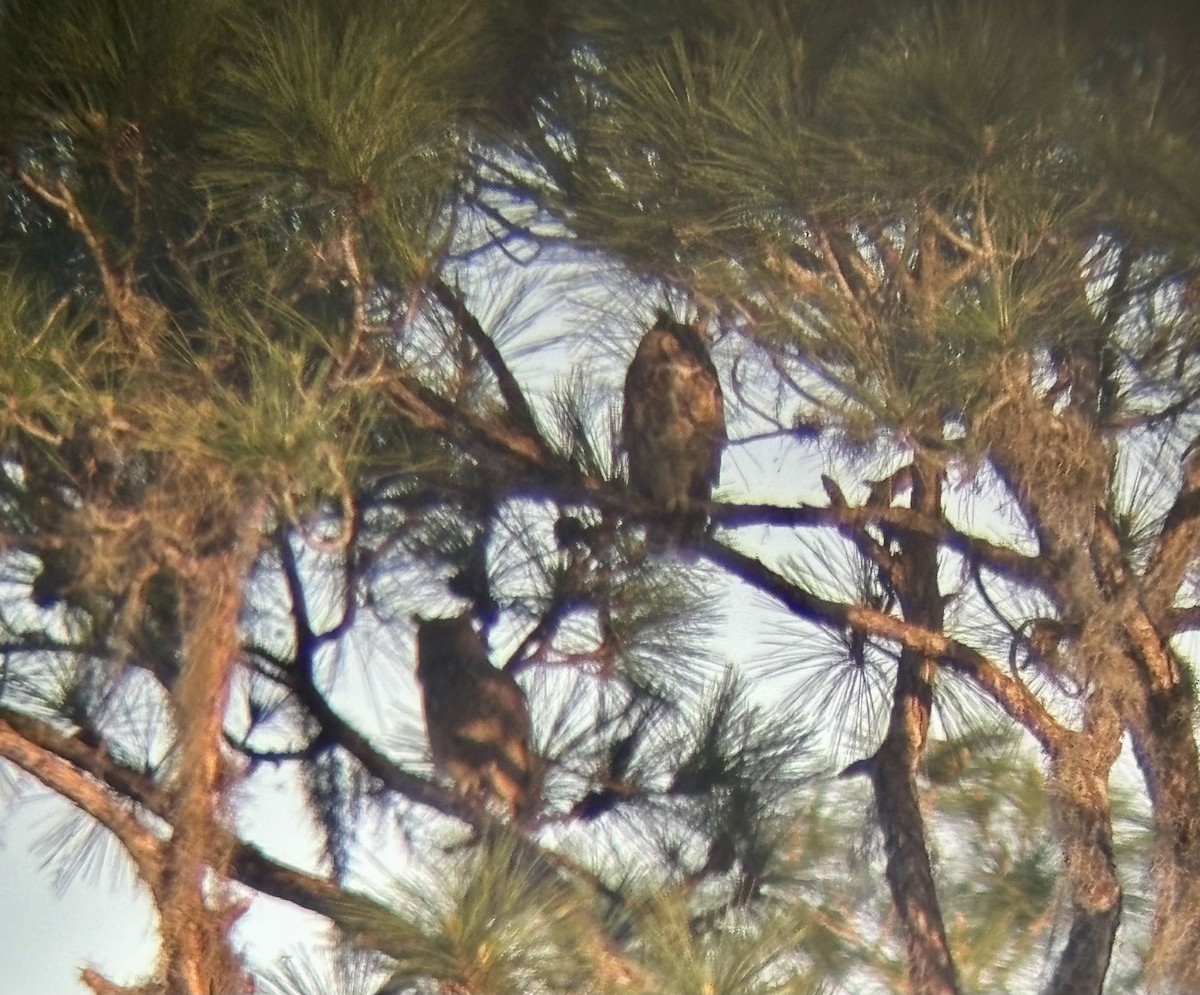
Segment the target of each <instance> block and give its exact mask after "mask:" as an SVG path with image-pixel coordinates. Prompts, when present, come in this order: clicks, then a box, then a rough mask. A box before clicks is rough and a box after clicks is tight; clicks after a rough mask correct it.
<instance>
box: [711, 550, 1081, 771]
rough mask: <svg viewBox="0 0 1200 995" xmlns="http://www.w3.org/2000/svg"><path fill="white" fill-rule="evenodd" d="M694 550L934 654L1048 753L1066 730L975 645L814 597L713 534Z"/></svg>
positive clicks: (791, 602) (830, 619) (791, 599)
mask: <svg viewBox="0 0 1200 995" xmlns="http://www.w3.org/2000/svg"><path fill="white" fill-rule="evenodd" d="M700 551H701V552H702V553H703V555H704V556H706V557H707V558H708V559H709V560H711V561H712V562H713V563H715V564H717V565H718V566H720V567H722V568H723V569H725V570H727V571H729V573H731V574H732V575H733V576H735V577H738V578H740V579H741V580H742V581H744V582H745V583H747V584H749V585H750V586H751V587H754V588H757V589H758V590H760V591H762V592H764V593H765V594H769V595H771V596H772V597H774V598H776V599H777V600H778V601H779V602H780V603H781V604H783V605H784V606H785V607H787V608H788V609H789V610H790V611H791V612H792V613H793V614H795V615H797V616H798V617H800V618H806V619H808V620H809V621H811V622H816V623H818V624H821V625H829V626H833V627H835V628H839V629H853V630H855V631H858V632H863V633H865V634H867V635H869V636H874V637H875V638H877V639H885V640H890V641H892V642H895V643H898V644H899V645H900V646H902V647H906V648H908V649H910V650H913V651H914V652H916V653H920V654H921V655H923V656H928V657H935V658H938V659H940V660H941V661H942V663H943V664H944V665H945V666H947V667H949V668H950V669H951V670H954V671H956V672H958V673H961V674H963V675H964V676H966V677H969V678H970V679H971V680H972V681H974V682H975V683H976V684H977V685H978V686H979V687H980V688H981V689H982V690H983V691H984V692H985V693H987V695H988V696H989V697H990V698H992V699H993V700H994V701H995V702H996V703H997V704H998V705H999V706H1000V707H1001V708H1002V709H1004V711H1005V712H1007V713H1008V715H1009V716H1010V717H1012V718H1013V719H1015V720H1016V721H1017V722H1019V723H1020V724H1021V725H1022V726H1023V727H1024V728H1026V729H1028V730H1029V732H1030V734H1031V735H1033V737H1034V738H1035V739H1036V740H1037V741H1038V742H1039V743H1040V744H1041V745H1042V747H1043V749H1045V750H1046V751H1047V752H1048V753H1051V754H1053V753H1054V752H1055V751H1056V750H1057V749H1058V748H1059V746H1060V744H1061V743H1062V741H1063V738H1064V736H1066V735H1067V730H1066V729H1064V728H1063V726H1062V725H1061V724H1060V723H1059V722H1058V720H1057V719H1055V717H1054V716H1053V715H1051V714H1050V712H1049V710H1048V709H1047V708H1046V706H1045V705H1043V704H1042V703H1041V701H1039V700H1038V698H1037V697H1036V696H1035V695H1034V694H1033V693H1032V692H1031V691H1030V690H1029V689H1028V688H1027V687H1026V686H1025V685H1024V684H1023V683H1022V682H1021V681H1019V680H1017V679H1016V678H1014V677H1011V676H1010V675H1009V674H1007V673H1006V672H1005V671H1004V670H1003V669H1001V668H1000V667H998V666H997V665H996V664H994V663H992V661H990V660H989V659H988V658H987V657H985V656H984V655H983V654H982V653H980V652H979V651H978V650H976V649H973V648H971V647H970V646H967V645H966V644H964V643H961V642H959V641H958V640H956V639H952V638H950V637H949V636H947V635H945V634H944V633H942V632H937V631H934V630H932V629H928V628H926V627H924V626H922V625H917V624H915V623H913V622H908V621H905V620H904V619H901V618H896V617H894V616H892V615H888V614H886V613H884V612H881V611H877V610H876V609H874V608H868V607H866V606H865V605H847V604H842V603H841V602H837V601H827V600H826V599H824V598H819V597H817V596H816V595H814V594H812V593H811V592H809V591H807V590H805V589H804V588H802V587H800V586H799V585H798V584H794V583H792V582H791V581H788V580H786V579H785V578H783V577H782V576H780V575H779V574H778V573H776V572H775V571H773V570H771V569H770V568H769V567H768V566H766V565H765V564H764V563H762V562H761V561H759V560H756V559H754V557H752V556H747V555H746V554H745V553H741V552H738V551H737V550H735V549H732V548H731V547H729V546H726V545H724V544H722V543H719V542H717V541H716V540H713V539H707V540H706V541H705V542H704V544H703V545H702V547H701V549H700Z"/></svg>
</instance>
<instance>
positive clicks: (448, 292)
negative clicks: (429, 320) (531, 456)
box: [432, 280, 545, 450]
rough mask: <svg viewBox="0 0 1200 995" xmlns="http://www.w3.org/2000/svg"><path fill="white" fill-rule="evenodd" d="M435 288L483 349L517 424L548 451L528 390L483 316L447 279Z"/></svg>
mask: <svg viewBox="0 0 1200 995" xmlns="http://www.w3.org/2000/svg"><path fill="white" fill-rule="evenodd" d="M432 291H433V296H434V298H435V299H436V300H437V302H438V303H439V304H440V305H441V306H442V307H444V308H445V309H446V310H447V311H448V312H449V313H450V315H451V317H453V318H454V320H455V322H457V323H458V326H459V328H461V329H462V331H463V334H464V335H466V336H467V338H469V339H470V340H471V342H472V344H473V345H474V346H475V348H476V349H478V350H479V354H480V355H481V356H482V357H483V359H484V362H486V363H487V364H488V368H489V369H491V371H492V375H493V376H494V377H495V378H496V384H497V386H498V387H499V388H500V396H501V397H503V398H504V403H505V404H506V405H507V406H508V411H509V414H510V415H512V419H513V424H514V425H515V426H516V428H518V429H519V430H521V431H522V432H524V433H526V434H527V435H528V436H529V437H530V438H532V439H535V440H537V442H538V443H539V444H540V445H542V447H543V450H544V448H545V444H544V442H543V441H542V438H541V435H540V433H539V432H538V429H537V421H536V420H535V419H534V417H533V409H532V408H531V407H530V406H529V402H528V401H527V400H526V399H525V392H524V391H523V390H522V389H521V384H520V382H519V381H518V380H517V378H516V377H515V376H513V373H512V370H510V369H509V368H508V364H507V363H506V362H505V361H504V357H503V356H502V355H501V354H500V350H499V349H498V348H496V343H495V342H494V341H493V340H492V337H491V336H490V335H488V333H487V332H485V331H484V330H483V326H482V325H481V324H480V323H479V319H478V318H476V317H475V315H474V314H472V313H471V311H470V309H469V308H468V307H467V305H466V302H465V301H464V300H463V298H462V295H461V294H460V293H459V292H458V291H456V290H454V289H453V288H452V287H451V286H450V285H449V284H448V283H446V282H445V280H437V281H436V282H435V283H434V284H433V286H432Z"/></svg>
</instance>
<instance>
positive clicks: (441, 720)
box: [417, 615, 533, 818]
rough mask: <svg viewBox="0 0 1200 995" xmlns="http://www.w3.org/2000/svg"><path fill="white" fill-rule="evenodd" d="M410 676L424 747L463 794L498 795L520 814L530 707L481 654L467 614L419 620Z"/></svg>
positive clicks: (529, 787)
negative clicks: (420, 712)
mask: <svg viewBox="0 0 1200 995" xmlns="http://www.w3.org/2000/svg"><path fill="white" fill-rule="evenodd" d="M417 680H418V682H419V683H420V685H421V704H422V707H423V710H424V713H425V728H426V731H427V733H428V735H429V750H430V753H431V754H432V756H433V761H434V763H435V764H436V765H437V767H438V769H439V770H441V771H444V772H445V773H447V774H449V775H450V777H451V778H452V779H453V781H454V783H455V786H456V787H457V788H458V790H459V791H460V792H461V793H462V794H463V795H465V796H466V797H468V798H472V799H474V800H476V801H480V802H482V801H486V800H487V799H488V798H489V797H490V798H498V799H500V800H501V801H503V802H504V803H505V804H506V805H507V806H508V808H509V811H510V812H511V813H512V815H513V818H520V817H522V816H523V815H524V814H525V813H527V812H528V810H529V805H530V802H531V800H532V799H531V796H532V794H533V774H532V765H531V763H530V754H529V732H530V727H529V706H528V703H527V702H526V700H525V692H524V691H522V690H521V686H520V685H519V684H518V683H517V682H516V681H515V680H514V679H513V677H512V675H511V674H508V673H506V672H505V671H503V670H497V669H496V668H495V667H493V666H492V665H491V663H490V662H489V661H488V656H487V650H486V649H485V647H484V644H483V641H482V640H481V639H480V637H479V635H478V633H476V631H475V628H474V626H472V624H471V619H470V616H469V615H460V616H458V617H457V618H435V619H418V624H417Z"/></svg>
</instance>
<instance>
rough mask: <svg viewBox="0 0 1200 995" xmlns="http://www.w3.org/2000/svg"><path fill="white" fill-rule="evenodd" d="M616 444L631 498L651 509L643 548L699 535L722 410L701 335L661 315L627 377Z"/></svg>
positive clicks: (714, 473) (720, 439)
mask: <svg viewBox="0 0 1200 995" xmlns="http://www.w3.org/2000/svg"><path fill="white" fill-rule="evenodd" d="M621 434H622V444H623V446H624V448H625V452H626V455H627V456H628V457H629V483H630V485H631V486H632V488H633V491H634V493H635V494H637V495H638V496H639V497H641V498H643V499H644V500H646V501H648V502H650V503H651V504H653V505H655V506H657V508H658V509H660V511H659V517H658V519H657V520H656V521H652V522H651V523H650V524H649V525H648V526H647V529H646V545H647V547H648V548H649V549H650V550H651V551H652V552H662V551H663V550H665V549H667V548H668V547H670V546H671V545H676V544H678V543H679V542H681V541H682V542H689V541H690V542H694V541H696V540H698V539H699V538H700V537H701V536H703V534H704V529H705V526H706V525H707V516H706V515H705V513H704V510H703V509H702V508H699V507H697V506H698V505H699V504H701V503H703V502H705V501H708V500H709V499H711V497H712V490H713V486H714V485H715V484H716V483H717V480H718V478H719V477H720V475H721V450H722V449H723V448H724V446H725V440H726V436H725V403H724V397H723V396H722V394H721V384H720V381H719V380H718V379H717V368H716V367H715V366H714V365H713V361H712V359H711V358H710V357H709V355H708V348H707V346H706V344H705V342H704V338H703V337H702V335H701V334H700V331H699V330H698V329H697V328H695V327H693V326H692V325H681V324H679V323H678V322H675V321H672V320H671V319H670V317H669V316H667V315H665V314H661V313H660V314H659V316H658V320H657V321H656V322H655V323H654V326H653V327H652V328H651V329H650V330H649V331H648V332H646V334H645V335H644V336H643V337H642V341H641V344H640V345H639V346H638V348H637V353H636V354H635V355H634V357H633V362H632V363H631V364H630V365H629V372H628V373H627V374H626V375H625V411H624V419H623V423H622V433H621Z"/></svg>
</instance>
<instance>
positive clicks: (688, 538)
mask: <svg viewBox="0 0 1200 995" xmlns="http://www.w3.org/2000/svg"><path fill="white" fill-rule="evenodd" d="M707 532H708V516H707V515H706V514H705V513H704V512H703V511H698V510H694V509H689V510H685V511H679V512H675V513H674V514H672V515H669V516H665V517H663V518H662V519H660V520H658V521H654V522H650V523H649V524H648V525H647V526H646V551H647V552H648V553H651V554H653V555H655V556H661V555H663V554H664V553H668V552H671V551H675V552H677V553H678V554H679V555H680V556H681V557H682V558H683V559H686V560H694V559H695V558H696V552H695V546H697V545H698V544H699V543H700V542H701V541H702V540H703V539H704V536H705V535H706V534H707Z"/></svg>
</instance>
